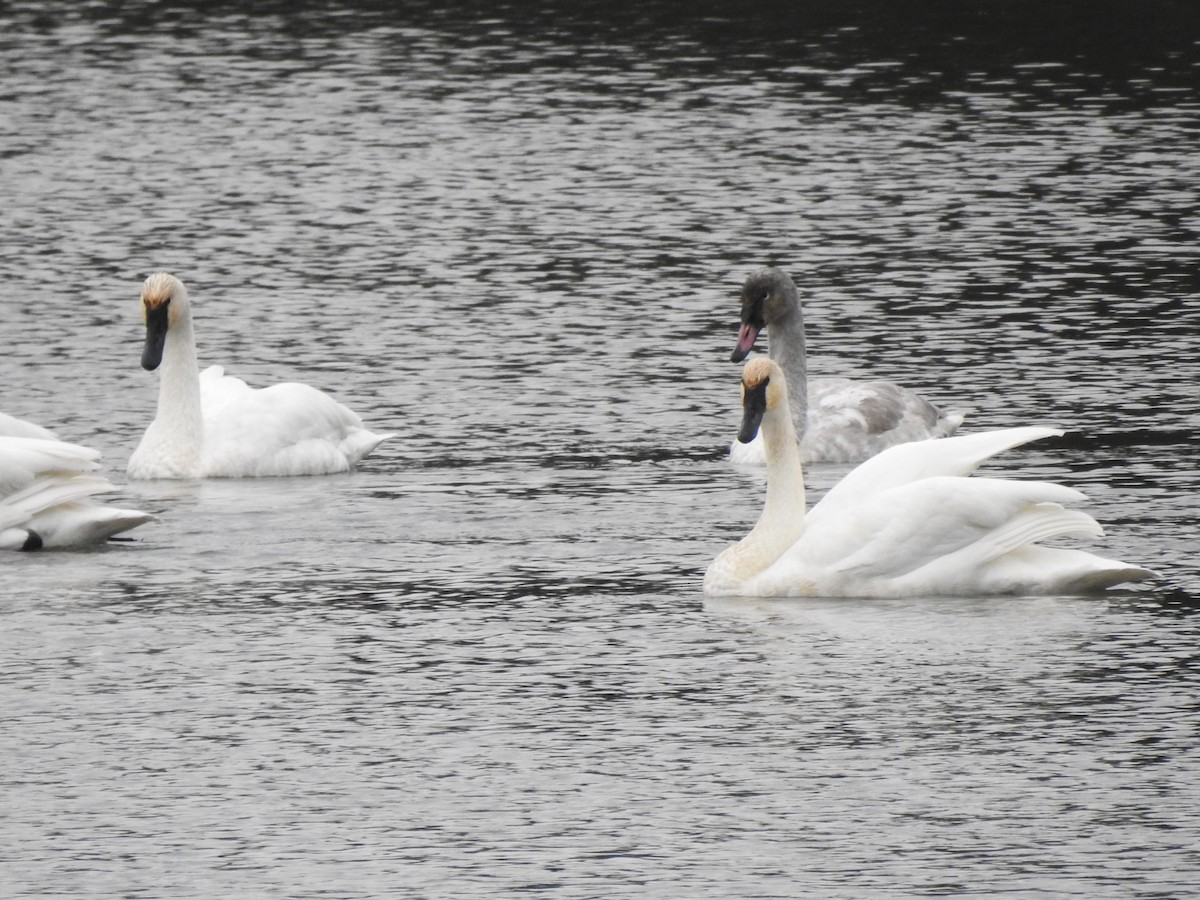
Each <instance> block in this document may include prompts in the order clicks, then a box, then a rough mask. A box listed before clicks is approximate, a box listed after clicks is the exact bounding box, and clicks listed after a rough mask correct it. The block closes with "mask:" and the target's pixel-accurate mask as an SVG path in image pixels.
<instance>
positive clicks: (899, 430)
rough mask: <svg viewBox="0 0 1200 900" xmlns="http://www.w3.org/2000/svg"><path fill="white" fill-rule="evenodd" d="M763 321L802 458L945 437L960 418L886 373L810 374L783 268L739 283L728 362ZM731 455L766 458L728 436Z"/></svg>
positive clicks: (798, 310)
mask: <svg viewBox="0 0 1200 900" xmlns="http://www.w3.org/2000/svg"><path fill="white" fill-rule="evenodd" d="M764 328H765V329H766V331H767V338H768V341H767V355H768V356H769V357H770V358H771V359H773V360H775V362H776V363H777V364H778V365H779V367H780V368H781V369H783V372H784V375H785V376H786V377H787V379H788V390H789V392H790V395H791V400H790V403H791V409H792V420H793V423H794V424H795V426H796V433H797V435H798V436H799V440H800V458H801V460H802V461H804V462H810V463H811V462H835V463H836V462H841V463H846V462H859V461H861V460H864V459H867V458H869V457H871V456H874V455H875V454H876V453H878V452H879V451H880V450H883V449H884V448H885V447H891V446H893V445H895V444H899V443H904V442H907V441H918V440H924V439H926V438H936V437H945V436H947V435H950V434H953V433H954V432H955V431H956V430H957V429H958V426H959V425H961V424H962V421H963V417H964V414H963V413H962V412H943V411H941V410H939V409H938V408H937V407H936V406H934V405H933V404H932V403H930V402H929V401H927V400H925V399H924V398H922V397H920V396H918V395H917V394H915V393H913V392H912V391H910V390H908V389H907V388H903V387H901V386H900V385H898V384H893V383H892V382H890V381H852V380H850V379H848V378H812V379H809V377H808V360H807V350H806V346H805V337H804V311H803V309H802V307H801V303H800V294H799V292H798V291H797V289H796V285H795V283H794V282H793V281H792V279H791V278H790V277H789V276H788V274H787V273H786V272H784V271H783V270H782V269H777V268H771V267H768V268H763V269H759V270H757V271H755V272H752V273H751V274H750V275H749V276H748V277H747V278H746V280H745V282H744V284H743V285H742V292H741V326H740V328H739V330H738V338H737V346H736V347H735V348H734V350H733V353H732V355H731V358H732V360H733V362H741V361H742V360H743V359H745V358H746V356H747V355H748V354H749V353H750V351H751V350H752V349H753V348H754V343H755V341H756V340H757V339H758V335H759V333H760V332H761V331H762V330H763V329H764ZM730 459H731V460H732V462H734V463H735V464H737V465H750V466H762V465H765V464H766V458H765V455H764V453H763V446H762V442H761V440H754V441H751V442H750V443H748V444H743V443H742V442H740V441H734V442H733V444H732V445H731V447H730Z"/></svg>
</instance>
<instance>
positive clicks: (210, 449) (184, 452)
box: [127, 272, 389, 478]
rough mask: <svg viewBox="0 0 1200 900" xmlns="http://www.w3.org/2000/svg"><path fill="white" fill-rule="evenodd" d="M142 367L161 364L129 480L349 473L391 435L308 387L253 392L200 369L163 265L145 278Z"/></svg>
mask: <svg viewBox="0 0 1200 900" xmlns="http://www.w3.org/2000/svg"><path fill="white" fill-rule="evenodd" d="M141 303H142V311H143V314H144V315H145V319H146V345H145V349H144V350H143V352H142V367H143V368H144V369H148V370H154V369H156V368H159V365H160V363H161V367H162V381H161V384H160V386H159V393H158V412H157V413H156V415H155V417H154V421H153V422H151V423H150V427H149V428H147V429H146V433H145V434H144V435H143V436H142V440H141V443H140V444H138V447H137V449H136V450H135V451H134V452H133V455H132V456H131V457H130V458H129V466H128V468H127V472H128V473H129V477H130V478H241V477H252V476H268V475H327V474H330V473H334V472H348V471H349V470H350V469H352V468H353V467H354V465H355V464H356V463H357V462H358V461H359V460H360V459H362V458H363V457H364V456H366V455H367V454H368V453H370V452H371V451H372V450H374V449H375V447H376V446H378V445H379V443H380V442H381V441H383V440H384V439H385V438H387V437H389V435H386V434H385V435H379V434H372V433H371V432H370V431H368V430H367V429H366V428H364V427H363V424H362V420H361V419H360V418H359V417H358V416H357V415H355V414H354V413H353V412H351V411H350V410H348V409H347V408H346V407H344V406H342V405H341V404H340V403H338V402H337V401H336V400H334V399H332V398H331V397H330V396H329V395H328V394H324V393H322V392H321V391H318V390H317V389H316V388H313V387H309V386H308V385H306V384H293V383H288V384H276V385H272V386H271V387H267V388H263V389H261V390H255V389H253V388H251V387H249V386H248V385H247V384H246V383H245V382H244V381H242V380H240V379H238V378H233V377H232V376H228V375H226V374H225V370H224V369H223V368H221V367H220V366H210V367H209V368H207V369H205V370H204V371H203V372H198V371H197V366H196V342H195V338H194V336H193V332H192V312H191V306H190V305H189V303H188V294H187V289H186V288H185V287H184V286H183V282H182V281H180V280H179V279H178V278H176V277H175V276H174V275H168V274H167V273H166V272H159V273H157V274H155V275H151V276H150V277H149V278H147V279H146V281H145V283H144V284H143V285H142V297H141Z"/></svg>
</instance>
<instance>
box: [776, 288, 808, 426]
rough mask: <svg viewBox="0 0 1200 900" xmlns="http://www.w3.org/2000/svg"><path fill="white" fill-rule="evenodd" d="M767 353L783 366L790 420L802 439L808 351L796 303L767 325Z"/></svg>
mask: <svg viewBox="0 0 1200 900" xmlns="http://www.w3.org/2000/svg"><path fill="white" fill-rule="evenodd" d="M767 356H769V357H770V358H771V359H772V360H774V361H775V363H776V364H777V365H778V366H779V368H781V369H783V375H784V377H785V378H786V379H787V386H788V402H789V405H790V406H791V409H792V422H793V423H794V424H795V426H796V434H797V435H798V436H799V437H801V438H803V437H804V430H805V427H806V426H807V424H808V354H807V352H806V350H805V346H804V314H803V313H802V312H801V311H800V306H799V304H798V303H797V305H796V308H795V310H794V311H793V312H791V313H790V314H789V315H787V316H786V317H784V318H783V319H780V320H778V321H774V322H772V323H771V324H770V325H768V326H767Z"/></svg>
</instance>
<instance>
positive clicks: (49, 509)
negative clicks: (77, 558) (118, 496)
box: [0, 417, 154, 550]
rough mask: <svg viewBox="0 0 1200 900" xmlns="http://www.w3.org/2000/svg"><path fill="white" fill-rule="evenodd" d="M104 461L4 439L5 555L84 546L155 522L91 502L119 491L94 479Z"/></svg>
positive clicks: (76, 450) (49, 444) (0, 458)
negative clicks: (100, 463) (24, 551)
mask: <svg viewBox="0 0 1200 900" xmlns="http://www.w3.org/2000/svg"><path fill="white" fill-rule="evenodd" d="M6 418H9V419H11V417H6ZM14 421H17V422H20V421H21V420H19V419H17V420H14ZM23 424H26V425H28V424H29V423H23ZM33 427H35V428H36V427H37V426H33ZM42 430H44V429H42ZM99 458H100V453H99V452H98V451H96V450H92V449H91V448H89V447H82V446H80V445H78V444H68V443H65V442H64V441H58V440H46V439H45V438H37V437H0V550H37V549H40V548H43V547H45V548H56V547H80V546H84V545H87V544H95V543H99V542H101V541H104V540H107V539H108V538H110V537H112V536H113V535H116V534H120V533H121V532H123V531H128V530H129V529H131V528H136V527H137V526H138V525H143V524H145V523H146V522H150V521H152V520H153V519H154V516H152V515H151V514H150V513H145V512H141V511H140V510H136V509H120V508H117V507H113V506H102V505H100V504H96V503H93V502H91V500H90V499H89V498H91V497H92V496H94V495H96V494H102V493H107V492H109V491H113V490H116V488H114V487H113V486H112V484H111V483H110V482H109V481H108V480H107V479H105V478H101V477H100V476H98V475H91V474H88V473H90V472H93V471H95V470H96V469H98V468H99V463H98V462H97V460H98V459H99Z"/></svg>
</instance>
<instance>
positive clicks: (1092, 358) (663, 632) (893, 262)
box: [0, 2, 1200, 900]
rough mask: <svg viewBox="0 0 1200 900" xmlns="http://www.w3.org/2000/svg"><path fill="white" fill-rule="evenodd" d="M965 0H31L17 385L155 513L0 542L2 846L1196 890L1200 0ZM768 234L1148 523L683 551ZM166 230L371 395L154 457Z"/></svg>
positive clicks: (284, 371) (160, 873) (64, 874)
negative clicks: (894, 569)
mask: <svg viewBox="0 0 1200 900" xmlns="http://www.w3.org/2000/svg"><path fill="white" fill-rule="evenodd" d="M963 6H964V7H968V8H964V9H959V8H958V7H957V6H952V5H950V4H946V5H945V6H943V5H941V4H933V3H931V4H929V6H928V9H927V10H926V12H925V14H922V15H908V14H907V13H906V14H905V15H901V13H900V12H898V11H892V10H891V8H890V5H888V4H882V3H879V4H875V3H869V2H859V3H852V4H849V5H843V6H839V5H834V4H828V5H826V4H820V3H814V4H807V5H806V4H792V5H778V6H776V5H773V4H770V3H749V4H739V5H738V6H737V7H736V10H737V11H736V12H734V11H733V7H732V6H730V7H727V6H724V5H722V4H717V3H702V4H698V5H697V4H671V3H647V4H642V5H639V6H637V7H636V8H632V9H630V10H625V11H624V13H622V14H620V15H617V14H616V13H615V12H614V10H613V8H611V7H610V5H608V4H595V5H592V4H587V3H583V4H578V5H573V6H571V7H569V8H563V9H557V10H556V9H554V8H552V7H543V8H541V9H539V10H537V11H534V10H532V9H527V8H526V7H524V6H505V5H489V4H478V5H470V4H467V5H463V6H459V7H455V8H453V9H443V8H440V7H438V6H436V5H433V4H428V5H422V4H413V5H412V6H410V7H408V8H406V10H405V11H404V12H403V13H402V14H401V13H399V12H396V11H394V10H386V9H383V8H381V7H375V6H371V5H363V6H354V5H344V6H343V5H341V4H336V3H335V4H329V5H326V6H323V7H320V8H316V7H313V8H307V7H306V6H304V5H300V8H299V9H291V8H290V5H287V4H278V5H276V4H270V3H268V4H264V5H261V7H256V8H258V9H259V11H258V12H256V13H255V14H254V15H252V16H251V15H246V14H245V13H243V12H241V11H239V7H237V6H233V5H230V6H208V5H206V6H204V7H203V11H198V10H196V9H191V8H189V7H187V6H185V5H179V4H173V3H169V2H168V3H163V4H154V5H147V6H146V7H145V8H144V9H143V8H137V7H132V6H130V5H128V4H116V3H106V2H93V3H87V4H79V5H77V6H75V7H71V8H70V10H69V11H67V12H64V10H63V9H62V8H60V7H59V6H56V5H52V4H41V3H22V4H12V5H6V6H4V7H3V8H0V51H2V52H0V73H2V74H3V78H2V81H0V223H2V227H3V234H4V239H3V241H0V347H2V353H0V390H2V394H0V409H3V410H4V411H6V412H8V413H11V414H13V415H18V416H22V417H25V418H29V419H32V420H35V421H38V422H40V423H41V424H44V425H47V426H50V427H53V428H54V429H56V431H57V432H58V433H59V434H60V435H61V436H62V437H64V438H68V439H72V440H77V441H80V442H84V443H87V444H90V445H93V446H96V447H98V448H100V449H102V450H103V451H104V454H105V461H106V464H107V466H108V472H109V474H110V475H111V477H112V478H113V480H114V481H115V482H117V483H118V485H120V486H121V492H120V494H118V495H117V497H116V499H117V500H118V501H119V502H122V503H124V504H126V505H136V506H141V507H143V508H148V509H151V510H153V511H154V512H156V513H158V514H159V515H160V521H159V522H158V523H156V524H153V525H150V526H146V527H144V528H142V529H139V530H138V531H137V532H135V533H134V534H135V536H136V537H137V538H138V540H137V541H135V542H130V543H123V544H116V545H111V546H109V547H106V548H103V549H100V550H95V551H89V552H74V553H57V554H51V553H43V554H9V555H7V556H6V557H5V558H4V559H0V579H2V581H0V584H2V585H3V600H2V602H0V711H2V713H3V720H4V726H3V728H2V729H0V752H2V756H0V759H2V760H3V774H2V775H0V791H2V794H3V797H4V802H3V804H2V806H0V848H3V849H2V850H0V884H3V889H2V891H0V893H3V894H4V895H5V896H7V897H21V898H31V897H39V898H40V897H47V896H60V897H76V896H111V897H139V898H140V897H145V898H160V897H173V898H174V897H214V896H222V895H228V896H239V897H280V898H283V897H338V898H376V897H398V896H403V897H471V896H484V895H487V896H509V895H526V896H554V897H580V898H584V897H672V898H675V897H690V898H700V897H713V898H717V897H722V898H724V897H815V898H863V897H898V896H958V897H993V896H998V897H1007V896H1014V897H1015V896H1021V897H1081V898H1122V900H1125V898H1136V897H1145V898H1150V897H1155V898H1158V897H1185V896H1200V812H1198V810H1200V734H1198V730H1200V728H1198V726H1200V700H1198V697H1200V649H1198V648H1200V618H1198V617H1197V610H1198V607H1200V575H1198V574H1197V572H1196V557H1197V545H1198V537H1197V535H1198V531H1200V475H1198V473H1197V459H1198V458H1200V453H1198V450H1200V441H1198V440H1197V437H1196V434H1197V432H1198V431H1200V404H1198V402H1197V399H1198V396H1197V384H1198V383H1200V352H1198V348H1200V338H1198V335H1200V299H1198V296H1197V294H1198V288H1200V275H1198V273H1200V240H1198V238H1200V199H1198V197H1197V193H1196V185H1197V184H1200V154H1198V153H1197V150H1196V147H1197V141H1198V139H1200V94H1198V92H1197V88H1196V75H1197V70H1198V68H1200V45H1198V44H1197V43H1196V39H1197V38H1200V28H1198V27H1197V25H1198V22H1197V17H1196V14H1195V13H1193V12H1191V11H1190V8H1188V7H1187V6H1186V4H1172V3H1168V2H1161V3H1158V2H1152V3H1149V4H1147V5H1145V6H1144V7H1143V6H1139V12H1138V13H1137V15H1135V14H1134V13H1132V12H1131V13H1129V14H1128V15H1127V16H1126V17H1120V16H1118V17H1107V18H1106V17H1105V16H1103V15H1099V14H1096V13H1095V12H1094V11H1090V10H1091V7H1087V10H1089V11H1088V12H1087V14H1086V16H1085V17H1084V18H1082V19H1080V18H1079V16H1084V15H1085V14H1084V12H1078V10H1084V9H1085V7H1083V6H1079V7H1078V10H1076V8H1075V7H1074V6H1073V5H1071V4H1060V5H1056V6H1053V7H1052V8H1051V9H1049V10H1047V9H1044V8H1043V7H1042V5H1038V4H1032V3H1024V2H1019V3H1014V4H1011V5H1009V6H1007V7H1006V9H1005V10H1004V11H1000V10H999V9H998V8H996V7H995V6H994V5H985V4H979V5H974V6H973V5H971V4H964V5H963ZM905 8H906V9H908V7H905ZM768 263H771V264H777V265H780V266H782V267H784V268H786V269H787V270H788V271H790V272H791V273H792V274H793V276H794V277H795V278H796V280H797V282H798V284H800V286H801V290H802V293H803V295H804V299H805V303H806V307H805V309H806V317H807V322H808V337H809V352H810V368H811V370H812V371H813V372H815V373H817V374H845V375H850V376H854V377H873V378H888V379H892V380H895V381H898V382H900V383H902V384H905V385H907V386H909V387H912V388H914V389H917V390H919V391H921V392H922V393H923V394H925V395H926V396H927V397H929V398H930V399H931V400H933V401H934V402H936V403H939V404H941V405H943V406H946V407H948V408H964V409H968V410H969V411H970V414H969V418H968V420H967V424H966V425H965V426H964V428H965V429H985V428H991V427H1001V426H1008V425H1013V424H1021V423H1041V424H1054V425H1058V426H1060V427H1063V428H1066V429H1068V430H1069V432H1070V433H1069V434H1068V435H1067V436H1066V437H1065V438H1063V439H1061V440H1055V441H1047V442H1042V443H1040V444H1035V445H1031V446H1028V447H1025V448H1021V449H1020V450H1017V451H1014V452H1012V453H1009V454H1006V455H1005V456H1004V457H1003V458H1001V459H999V460H997V461H996V463H995V464H994V465H992V466H990V467H989V471H991V472H1002V473H1004V474H1009V475H1014V476H1019V477H1036V478H1050V479H1053V480H1056V481H1061V482H1063V483H1066V484H1070V485H1072V486H1075V487H1078V488H1080V489H1082V490H1084V491H1085V492H1086V493H1087V494H1088V495H1089V498H1090V501H1089V503H1090V505H1089V511H1090V512H1092V513H1093V514H1094V515H1095V516H1096V517H1097V518H1098V519H1099V520H1100V521H1101V522H1102V523H1103V524H1104V525H1105V526H1106V528H1107V529H1108V534H1107V535H1106V536H1105V537H1104V538H1102V539H1100V540H1099V541H1097V542H1096V543H1095V545H1094V546H1095V547H1096V549H1098V550H1101V551H1102V552H1104V553H1106V554H1107V555H1111V556H1116V557H1119V558H1123V559H1127V560H1130V561H1133V562H1138V563H1141V564H1144V565H1147V566H1149V567H1151V568H1153V569H1155V570H1156V571H1158V572H1159V573H1161V579H1160V580H1159V581H1158V582H1156V583H1154V584H1149V585H1144V586H1138V587H1135V588H1130V589H1126V590H1120V591H1113V592H1110V593H1108V594H1107V595H1104V596H1100V597H1084V598H1080V597H1016V598H1005V599H971V600H963V599H955V598H916V599H910V600H905V601H867V600H862V601H857V600H854V601H848V600H838V601H832V600H810V601H721V602H706V601H705V600H704V598H703V597H702V595H701V593H700V580H701V577H702V574H703V571H704V568H705V566H706V565H707V564H708V562H709V560H710V559H711V558H712V557H713V556H714V555H715V554H716V553H717V552H719V551H720V550H721V549H723V548H724V547H725V546H727V545H728V544H729V543H730V542H731V541H733V540H736V539H737V538H738V537H740V536H741V535H742V534H744V533H745V531H746V530H748V528H749V527H750V525H751V524H752V523H753V521H754V520H755V519H756V518H757V515H758V512H759V509H760V504H761V501H762V494H763V486H762V482H761V479H760V478H759V477H757V476H755V475H754V474H753V473H747V472H740V471H735V470H733V469H732V468H731V467H730V466H729V464H728V462H727V460H726V458H725V454H726V450H727V447H728V444H729V441H730V440H731V438H732V436H733V433H734V431H735V429H736V426H737V422H738V420H739V410H738V407H737V403H738V381H737V379H738V372H739V369H738V367H736V366H733V365H731V364H730V363H729V361H728V358H729V351H730V350H731V349H732V346H733V343H734V336H735V333H736V316H737V291H738V288H739V286H740V283H741V280H742V278H743V277H744V276H745V274H746V273H747V272H748V271H749V270H750V269H752V268H755V267H757V266H759V265H763V264H768ZM161 269H165V270H169V271H172V272H174V273H175V274H177V275H179V276H180V277H181V278H183V279H184V280H185V281H186V282H187V284H188V285H189V288H190V291H191V296H192V300H193V304H194V309H195V313H196V317H197V335H198V343H199V351H200V356H201V361H202V363H213V362H220V363H222V364H224V365H226V367H227V368H228V370H229V371H230V372H231V373H232V374H236V375H238V376H240V377H242V378H245V379H246V380H247V381H249V382H250V383H251V384H254V385H260V386H261V385H264V384H266V383H269V382H271V381H276V380H293V379H294V380H303V381H307V382H309V383H312V384H314V385H317V386H318V387H321V388H323V389H325V390H328V391H330V392H331V393H333V394H334V395H335V396H336V397H337V398H338V399H340V400H342V401H343V402H345V403H347V404H348V405H350V406H351V407H352V408H354V409H355V410H356V411H358V412H359V413H360V414H361V415H362V416H363V418H364V419H365V420H366V421H367V423H368V424H369V425H370V426H372V427H374V428H375V429H376V430H383V431H389V432H393V433H394V435H395V436H394V437H393V438H392V439H391V440H389V441H388V442H387V443H385V444H384V445H383V446H382V447H381V448H380V449H379V451H377V452H376V454H374V455H373V456H372V457H370V458H369V459H368V460H367V461H366V463H365V464H364V465H363V466H362V467H361V468H360V470H359V471H357V472H355V473H353V474H351V475H347V476H335V477H328V478H315V479H263V480H258V481H249V482H234V481H211V482H207V483H157V482H146V483H132V484H127V483H126V481H125V478H124V474H123V472H124V465H125V462H126V460H127V459H128V456H129V454H130V452H131V451H132V449H133V447H134V446H135V445H136V443H137V440H138V438H139V436H140V434H141V432H142V431H143V430H144V429H145V427H146V425H147V424H148V423H149V421H150V419H151V417H152V414H153V406H154V402H155V398H156V391H157V379H156V377H155V376H154V375H151V374H150V373H146V372H143V371H142V370H141V368H140V366H139V365H138V360H139V356H140V345H141V337H142V335H141V321H140V315H139V312H138V307H137V298H138V291H139V286H140V283H141V280H142V279H143V278H144V277H145V276H146V275H147V274H149V273H150V272H153V271H157V270H161ZM843 471H844V470H842V469H838V468H837V467H829V466H816V467H813V468H812V469H811V470H810V471H809V472H808V476H809V482H810V485H811V489H812V490H811V494H812V497H814V498H815V497H817V496H819V495H820V494H821V492H823V491H824V490H826V489H827V488H828V487H829V486H830V485H831V484H832V483H834V482H835V481H836V480H837V478H838V477H840V475H841V474H842V473H843Z"/></svg>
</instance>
